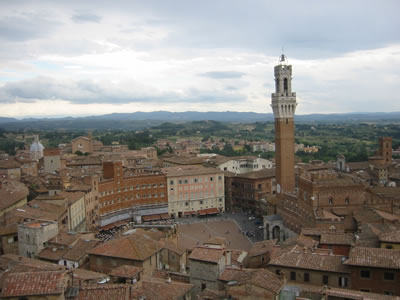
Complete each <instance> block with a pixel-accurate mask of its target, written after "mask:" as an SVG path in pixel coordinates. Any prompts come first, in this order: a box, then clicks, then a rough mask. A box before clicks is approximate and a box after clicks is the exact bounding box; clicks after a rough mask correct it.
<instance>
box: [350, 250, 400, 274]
mask: <svg viewBox="0 0 400 300" xmlns="http://www.w3.org/2000/svg"><path fill="white" fill-rule="evenodd" d="M345 264H346V265H349V266H365V267H375V268H384V269H396V270H400V250H391V249H383V248H363V247H356V248H353V249H351V251H350V254H349V258H348V259H347V260H346V261H345Z"/></svg>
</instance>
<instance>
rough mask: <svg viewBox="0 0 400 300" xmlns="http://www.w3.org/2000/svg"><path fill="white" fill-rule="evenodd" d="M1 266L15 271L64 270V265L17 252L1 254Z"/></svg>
mask: <svg viewBox="0 0 400 300" xmlns="http://www.w3.org/2000/svg"><path fill="white" fill-rule="evenodd" d="M0 266H1V268H4V269H9V270H12V271H15V272H24V271H26V272H29V271H38V270H42V271H56V270H64V269H65V268H64V267H63V266H60V265H57V264H53V263H50V262H46V261H42V260H39V259H32V258H27V257H24V256H19V255H16V254H3V255H2V256H0Z"/></svg>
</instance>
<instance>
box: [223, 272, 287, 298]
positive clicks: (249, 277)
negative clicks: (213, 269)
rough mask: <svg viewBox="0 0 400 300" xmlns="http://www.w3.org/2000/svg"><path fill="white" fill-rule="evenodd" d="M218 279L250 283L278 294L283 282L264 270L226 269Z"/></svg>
mask: <svg viewBox="0 0 400 300" xmlns="http://www.w3.org/2000/svg"><path fill="white" fill-rule="evenodd" d="M218 279H219V280H221V281H224V282H230V281H236V282H237V283H238V284H243V283H246V282H249V281H250V282H251V283H252V284H254V285H257V286H259V287H261V288H264V289H268V290H271V291H273V292H274V293H278V292H279V290H280V289H281V288H282V286H283V281H282V280H281V279H280V278H279V277H278V276H277V275H275V274H274V273H272V272H270V271H268V270H266V269H236V268H231V267H226V268H225V269H224V270H223V271H222V273H221V274H220V276H219V278H218Z"/></svg>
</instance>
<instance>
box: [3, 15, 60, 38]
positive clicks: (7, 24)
mask: <svg viewBox="0 0 400 300" xmlns="http://www.w3.org/2000/svg"><path fill="white" fill-rule="evenodd" d="M58 25H60V22H56V21H53V20H49V19H46V18H44V17H42V16H40V15H33V14H23V15H16V16H5V17H2V18H1V19H0V39H1V40H5V41H14V42H22V41H27V40H33V39H38V38H42V37H45V36H48V35H49V34H50V33H51V32H53V31H54V30H55V27H57V26H58Z"/></svg>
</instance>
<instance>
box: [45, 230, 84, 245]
mask: <svg viewBox="0 0 400 300" xmlns="http://www.w3.org/2000/svg"><path fill="white" fill-rule="evenodd" d="M80 236H81V235H80V234H79V233H75V232H65V231H61V232H59V233H58V234H57V235H56V236H55V237H53V238H52V239H51V240H49V243H51V244H57V245H64V246H70V245H72V244H73V243H74V242H76V241H77V240H78V239H79V238H80Z"/></svg>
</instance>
